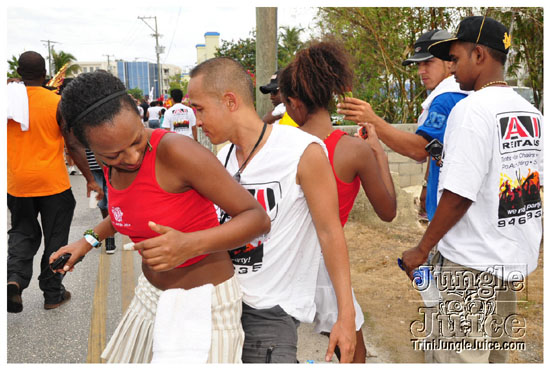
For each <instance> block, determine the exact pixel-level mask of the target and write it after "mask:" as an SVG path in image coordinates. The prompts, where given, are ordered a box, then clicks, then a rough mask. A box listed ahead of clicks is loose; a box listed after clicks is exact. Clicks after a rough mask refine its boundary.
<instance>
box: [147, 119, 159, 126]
mask: <svg viewBox="0 0 550 370" xmlns="http://www.w3.org/2000/svg"><path fill="white" fill-rule="evenodd" d="M159 127H160V120H158V119H150V120H149V128H159Z"/></svg>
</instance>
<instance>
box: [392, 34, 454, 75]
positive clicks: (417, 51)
mask: <svg viewBox="0 0 550 370" xmlns="http://www.w3.org/2000/svg"><path fill="white" fill-rule="evenodd" d="M451 37H452V36H451V34H450V33H449V32H447V31H445V30H438V29H435V30H431V31H428V32H425V33H423V34H422V35H420V37H419V38H418V40H416V42H415V43H414V54H413V55H412V56H411V57H410V58H408V59H405V60H404V61H403V63H401V64H403V65H404V66H408V65H409V64H413V63H419V62H423V61H426V60H428V59H430V58H433V57H434V56H433V55H432V54H431V53H430V52H429V51H428V47H429V46H430V45H432V44H433V43H434V42H437V41H442V40H447V39H449V38H451Z"/></svg>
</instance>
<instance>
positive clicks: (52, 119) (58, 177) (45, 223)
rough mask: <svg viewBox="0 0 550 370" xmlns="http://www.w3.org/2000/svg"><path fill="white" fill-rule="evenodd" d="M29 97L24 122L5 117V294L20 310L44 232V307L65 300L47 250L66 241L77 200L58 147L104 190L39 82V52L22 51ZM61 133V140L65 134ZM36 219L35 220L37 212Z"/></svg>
mask: <svg viewBox="0 0 550 370" xmlns="http://www.w3.org/2000/svg"><path fill="white" fill-rule="evenodd" d="M17 72H18V73H19V74H20V75H21V79H22V82H23V83H24V85H25V89H26V95H27V97H28V127H24V125H23V123H22V122H17V121H15V120H13V119H8V122H7V125H8V127H7V139H8V140H7V141H8V148H7V155H8V178H7V180H8V184H7V185H8V188H7V190H8V194H7V201H8V208H9V210H10V214H11V228H10V230H9V231H8V260H7V265H8V266H7V267H8V268H7V271H8V275H7V282H8V284H7V295H8V312H13V313H17V312H21V311H22V310H23V301H22V298H21V293H22V291H23V290H24V289H25V288H27V287H28V286H29V283H30V280H31V278H32V267H33V259H34V255H35V254H36V252H37V251H38V248H39V247H40V243H41V239H42V233H43V234H44V254H43V255H42V258H41V262H40V276H39V277H38V280H39V287H40V289H41V290H42V291H43V293H44V308H45V309H53V308H57V307H59V306H60V305H61V304H63V303H65V302H67V301H68V300H69V299H70V297H71V294H70V292H69V291H67V290H65V287H64V286H63V284H62V283H61V281H62V279H63V275H61V274H54V273H53V272H52V270H51V269H50V268H49V256H50V255H51V254H52V253H54V252H55V251H57V250H58V249H59V248H60V247H61V246H63V245H65V244H67V241H68V237H69V229H70V225H71V221H72V218H73V211H74V207H75V205H76V202H75V199H74V196H73V193H72V191H71V183H70V181H69V175H68V173H67V168H66V167H65V161H64V159H63V147H64V144H65V143H66V145H67V148H68V150H69V154H70V155H71V157H72V158H73V159H74V160H75V163H76V165H77V166H78V168H79V169H80V170H81V171H82V173H83V175H84V176H85V178H86V180H87V181H88V184H87V190H88V196H89V195H90V191H91V190H95V191H97V192H98V193H99V194H100V197H101V196H102V194H103V192H102V191H101V189H100V188H99V186H98V185H97V183H96V182H95V180H94V179H93V176H92V174H91V172H90V170H89V168H88V164H87V162H86V157H83V156H82V155H81V153H83V152H84V151H83V150H82V151H80V150H78V147H76V146H75V145H78V144H77V143H76V139H75V138H74V137H72V135H69V134H66V133H64V131H63V130H62V129H61V127H62V124H61V115H60V114H58V111H57V107H58V103H59V100H60V96H59V95H57V94H56V93H55V92H54V91H50V90H48V89H46V88H44V87H43V84H44V81H45V78H46V67H45V61H44V58H43V57H42V56H41V55H40V54H38V53H36V52H34V51H27V52H25V53H23V54H21V56H20V57H19V68H18V69H17ZM64 138H65V140H64ZM39 214H40V216H41V223H39V222H38V215H39Z"/></svg>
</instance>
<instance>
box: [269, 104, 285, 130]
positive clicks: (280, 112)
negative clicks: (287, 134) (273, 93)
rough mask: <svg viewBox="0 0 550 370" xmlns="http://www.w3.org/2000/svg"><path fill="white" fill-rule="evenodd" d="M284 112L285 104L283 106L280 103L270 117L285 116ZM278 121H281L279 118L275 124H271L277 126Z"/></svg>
mask: <svg viewBox="0 0 550 370" xmlns="http://www.w3.org/2000/svg"><path fill="white" fill-rule="evenodd" d="M285 112H286V107H285V104H284V103H281V104H279V105H277V106H276V107H275V108H274V109H273V111H272V112H271V115H272V116H279V115H283V114H285ZM280 120H281V119H280V118H279V119H278V120H276V121H275V122H273V124H274V125H277V124H279V121H280Z"/></svg>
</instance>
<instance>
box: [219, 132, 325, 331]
mask: <svg viewBox="0 0 550 370" xmlns="http://www.w3.org/2000/svg"><path fill="white" fill-rule="evenodd" d="M272 127H273V130H272V131H271V134H270V136H269V137H268V139H267V141H266V143H265V144H264V146H263V147H262V149H261V150H260V151H259V152H258V153H257V154H256V155H255V156H254V157H253V158H252V159H251V160H250V162H249V163H248V165H247V166H246V168H245V169H244V171H243V173H242V174H241V181H240V182H241V184H242V185H243V186H244V187H245V188H246V189H247V190H248V191H249V192H250V193H251V194H252V195H253V196H254V197H255V198H256V199H257V200H258V202H260V204H261V205H262V206H263V207H264V209H265V210H266V211H267V213H268V215H269V216H270V218H271V231H270V233H269V234H268V235H266V236H264V237H263V238H259V239H257V240H254V241H253V242H251V243H249V244H248V245H246V246H244V247H241V248H238V249H235V250H233V251H231V252H230V255H231V258H232V260H233V265H234V267H235V274H236V275H237V278H238V279H239V282H240V284H241V287H242V290H243V293H244V296H243V301H244V302H245V303H246V304H247V305H249V306H251V307H254V308H257V309H264V308H270V307H273V306H276V305H279V306H281V308H282V309H283V310H284V311H285V312H286V313H288V314H289V315H291V316H293V317H294V318H296V319H297V320H299V321H303V322H312V321H313V318H314V315H315V303H314V297H315V287H316V280H317V271H318V269H319V261H320V257H321V247H320V244H319V240H318V238H317V233H316V231H315V227H314V225H313V221H312V218H311V215H310V213H309V208H308V206H307V202H306V198H305V197H304V193H303V192H302V188H301V186H299V185H297V184H296V172H297V169H298V163H299V161H300V158H301V156H302V154H303V153H304V150H305V149H306V148H307V147H308V146H309V145H310V144H311V143H317V144H319V145H321V146H322V147H323V150H325V153H326V148H325V146H324V144H323V142H322V141H321V140H319V139H318V138H317V137H315V136H313V135H310V134H308V133H306V132H304V131H302V130H300V129H297V128H295V127H290V126H281V125H273V126H272ZM230 146H231V145H226V146H225V147H224V148H223V149H222V150H221V151H220V153H218V159H219V160H220V161H221V162H222V164H224V163H225V161H226V157H227V153H228V151H229V148H230ZM235 152H236V150H235V149H234V150H233V151H232V153H231V155H230V157H229V161H228V163H227V170H228V171H229V173H230V174H231V175H233V174H235V173H236V172H237V170H238V168H239V166H238V163H237V158H236V155H235Z"/></svg>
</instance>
